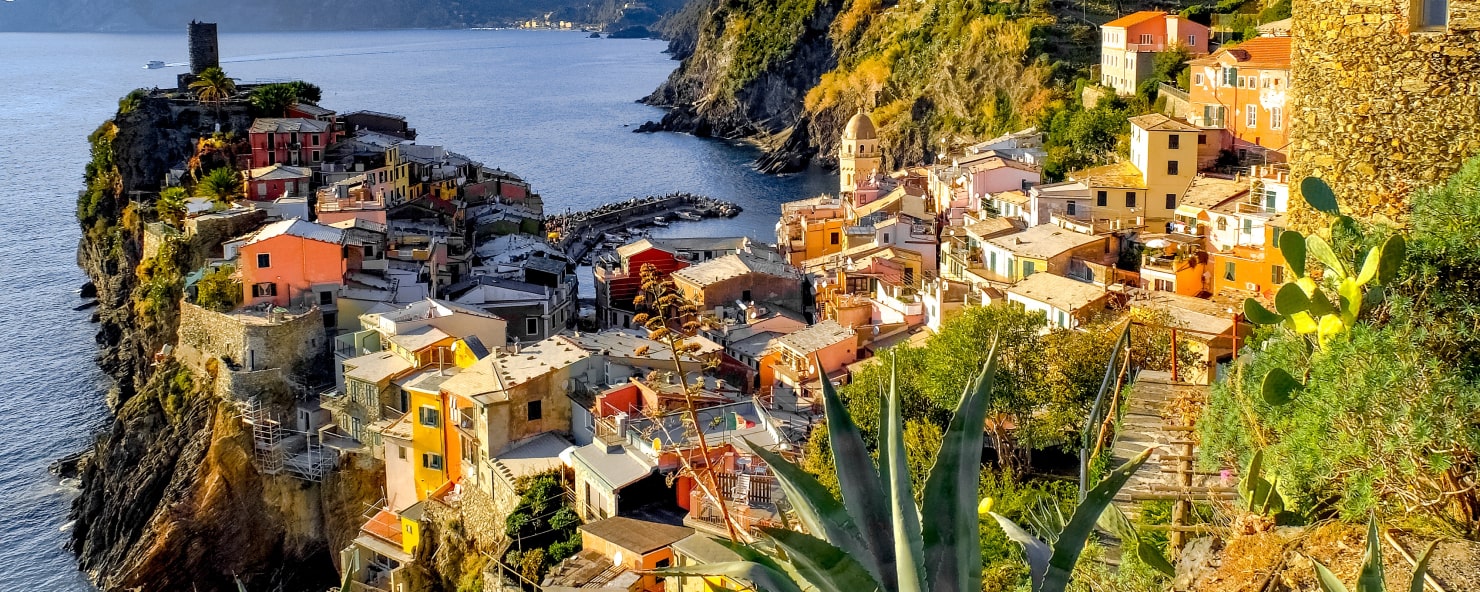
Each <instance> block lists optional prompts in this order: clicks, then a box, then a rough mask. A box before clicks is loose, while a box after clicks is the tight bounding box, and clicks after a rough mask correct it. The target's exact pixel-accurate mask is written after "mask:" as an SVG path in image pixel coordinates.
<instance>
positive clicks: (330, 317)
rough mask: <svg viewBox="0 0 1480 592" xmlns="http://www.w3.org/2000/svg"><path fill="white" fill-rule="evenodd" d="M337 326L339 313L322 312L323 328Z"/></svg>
mask: <svg viewBox="0 0 1480 592" xmlns="http://www.w3.org/2000/svg"><path fill="white" fill-rule="evenodd" d="M337 326H339V313H337V312H326V313H324V328H325V329H333V328H334V327H337Z"/></svg>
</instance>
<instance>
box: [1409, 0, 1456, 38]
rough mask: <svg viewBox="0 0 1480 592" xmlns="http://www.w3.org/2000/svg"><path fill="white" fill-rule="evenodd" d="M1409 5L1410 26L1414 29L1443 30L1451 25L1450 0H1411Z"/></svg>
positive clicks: (1425, 30) (1423, 30) (1426, 30)
mask: <svg viewBox="0 0 1480 592" xmlns="http://www.w3.org/2000/svg"><path fill="white" fill-rule="evenodd" d="M1411 2H1412V3H1411V4H1409V5H1408V21H1409V28H1410V29H1411V30H1412V31H1422V32H1435V31H1443V30H1444V29H1445V28H1446V27H1448V26H1449V2H1448V0H1411Z"/></svg>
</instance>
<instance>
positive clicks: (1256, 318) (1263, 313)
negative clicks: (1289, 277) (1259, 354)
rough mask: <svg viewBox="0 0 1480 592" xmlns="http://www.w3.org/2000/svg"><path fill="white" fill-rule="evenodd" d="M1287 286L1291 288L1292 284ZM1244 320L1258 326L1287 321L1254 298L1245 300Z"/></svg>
mask: <svg viewBox="0 0 1480 592" xmlns="http://www.w3.org/2000/svg"><path fill="white" fill-rule="evenodd" d="M1285 285H1286V286H1289V285H1291V284H1285ZM1295 289H1296V290H1299V289H1300V288H1298V287H1297V288H1295ZM1280 290H1281V291H1283V290H1284V288H1280ZM1301 296H1304V294H1301ZM1244 318H1246V319H1248V320H1249V322H1251V323H1254V324H1256V325H1278V324H1280V321H1283V320H1285V318H1284V317H1282V316H1280V315H1279V314H1278V313H1275V312H1271V311H1270V310H1269V309H1267V308H1264V305H1263V304H1259V301H1258V300H1255V299H1253V298H1245V299H1244Z"/></svg>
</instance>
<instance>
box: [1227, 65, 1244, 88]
mask: <svg viewBox="0 0 1480 592" xmlns="http://www.w3.org/2000/svg"><path fill="white" fill-rule="evenodd" d="M1238 84H1240V82H1239V77H1238V68H1224V69H1223V86H1234V85H1238Z"/></svg>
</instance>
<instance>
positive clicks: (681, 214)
mask: <svg viewBox="0 0 1480 592" xmlns="http://www.w3.org/2000/svg"><path fill="white" fill-rule="evenodd" d="M678 217H679V218H683V219H684V220H688V221H690V222H698V221H699V220H703V219H704V217H703V216H700V215H698V214H695V213H693V212H679V213H678Z"/></svg>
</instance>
